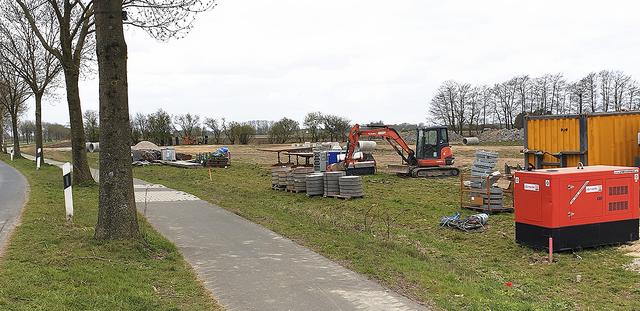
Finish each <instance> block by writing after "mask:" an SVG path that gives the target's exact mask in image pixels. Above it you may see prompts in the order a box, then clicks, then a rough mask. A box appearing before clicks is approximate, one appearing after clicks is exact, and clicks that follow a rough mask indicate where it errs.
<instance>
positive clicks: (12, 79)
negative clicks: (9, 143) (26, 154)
mask: <svg viewBox="0 0 640 311" xmlns="http://www.w3.org/2000/svg"><path fill="white" fill-rule="evenodd" d="M29 96H30V92H29V86H28V85H27V84H26V83H25V82H24V80H23V79H22V78H20V76H18V75H17V74H15V73H14V71H13V70H12V69H11V68H10V67H9V66H7V65H6V63H4V62H1V61H0V105H2V106H3V107H4V110H5V111H6V113H7V114H8V115H9V117H10V118H11V135H12V136H13V151H14V155H16V156H21V153H20V135H19V133H18V119H19V117H20V115H21V114H22V113H23V112H24V111H25V109H26V105H25V102H26V101H27V99H28V98H29Z"/></svg>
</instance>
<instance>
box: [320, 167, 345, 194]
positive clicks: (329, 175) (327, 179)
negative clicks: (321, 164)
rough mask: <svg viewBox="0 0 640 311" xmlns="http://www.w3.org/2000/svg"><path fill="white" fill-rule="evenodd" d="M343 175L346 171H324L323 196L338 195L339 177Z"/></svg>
mask: <svg viewBox="0 0 640 311" xmlns="http://www.w3.org/2000/svg"><path fill="white" fill-rule="evenodd" d="M345 175H346V173H345V172H344V171H336V172H326V173H324V195H325V196H338V195H340V177H342V176H345Z"/></svg>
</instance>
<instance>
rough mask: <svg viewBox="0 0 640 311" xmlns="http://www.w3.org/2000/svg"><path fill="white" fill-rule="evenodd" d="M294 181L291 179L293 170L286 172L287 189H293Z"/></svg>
mask: <svg viewBox="0 0 640 311" xmlns="http://www.w3.org/2000/svg"><path fill="white" fill-rule="evenodd" d="M294 187H295V182H294V180H293V170H289V171H288V172H287V190H294Z"/></svg>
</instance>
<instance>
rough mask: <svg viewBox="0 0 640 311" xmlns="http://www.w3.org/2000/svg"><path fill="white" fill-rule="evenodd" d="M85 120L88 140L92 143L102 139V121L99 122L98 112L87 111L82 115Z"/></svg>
mask: <svg viewBox="0 0 640 311" xmlns="http://www.w3.org/2000/svg"><path fill="white" fill-rule="evenodd" d="M82 117H83V119H84V129H85V132H86V135H87V140H88V141H91V142H95V141H98V139H100V134H99V133H100V121H99V120H98V118H99V116H98V112H97V111H95V110H87V111H85V112H84V113H83V114H82Z"/></svg>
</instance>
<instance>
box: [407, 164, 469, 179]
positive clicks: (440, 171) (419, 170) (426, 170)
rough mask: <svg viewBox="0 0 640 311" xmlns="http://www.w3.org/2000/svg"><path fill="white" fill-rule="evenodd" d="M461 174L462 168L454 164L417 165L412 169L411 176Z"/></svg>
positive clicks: (449, 175) (450, 175)
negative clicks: (436, 165)
mask: <svg viewBox="0 0 640 311" xmlns="http://www.w3.org/2000/svg"><path fill="white" fill-rule="evenodd" d="M458 175H460V170H459V169H458V168H456V167H453V166H442V167H415V168H413V169H412V170H411V177H419V178H424V177H452V176H458Z"/></svg>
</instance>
